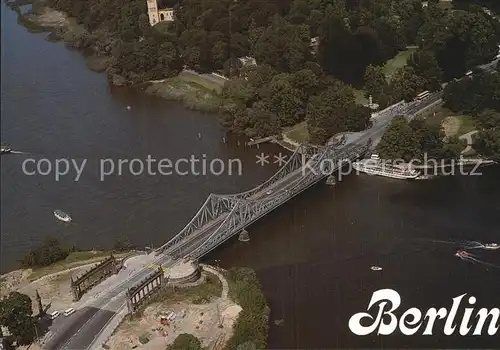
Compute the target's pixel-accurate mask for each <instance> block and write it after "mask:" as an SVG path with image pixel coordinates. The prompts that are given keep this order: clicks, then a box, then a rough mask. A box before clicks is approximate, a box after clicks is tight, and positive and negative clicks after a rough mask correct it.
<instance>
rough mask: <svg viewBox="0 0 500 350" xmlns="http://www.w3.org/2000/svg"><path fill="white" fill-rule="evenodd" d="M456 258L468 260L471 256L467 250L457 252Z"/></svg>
mask: <svg viewBox="0 0 500 350" xmlns="http://www.w3.org/2000/svg"><path fill="white" fill-rule="evenodd" d="M455 256H458V257H459V258H468V257H470V256H471V254H469V253H467V252H466V251H465V250H462V249H460V250H457V252H456V253H455Z"/></svg>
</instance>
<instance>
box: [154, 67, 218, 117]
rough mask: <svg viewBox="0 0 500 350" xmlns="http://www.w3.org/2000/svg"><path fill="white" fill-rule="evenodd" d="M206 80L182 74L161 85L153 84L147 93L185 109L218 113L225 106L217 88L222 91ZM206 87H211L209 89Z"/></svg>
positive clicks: (185, 73) (166, 80)
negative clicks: (173, 102)
mask: <svg viewBox="0 0 500 350" xmlns="http://www.w3.org/2000/svg"><path fill="white" fill-rule="evenodd" d="M202 81H204V79H202V78H200V77H198V76H196V75H193V74H190V73H187V72H182V73H181V74H179V75H178V76H176V77H172V78H168V79H165V81H163V82H161V83H154V84H151V85H150V86H149V87H148V88H147V89H146V93H148V94H152V95H156V96H159V97H162V98H164V99H167V100H172V101H179V102H182V103H183V104H184V106H185V107H187V108H190V109H195V110H201V111H206V112H217V111H219V109H220V106H222V104H223V102H224V101H223V99H222V98H221V97H220V96H219V94H218V92H217V89H216V88H215V86H218V88H219V89H221V86H220V85H217V84H215V83H212V84H211V85H210V84H209V83H208V82H206V81H204V82H205V85H201V84H200V83H201V82H202ZM206 86H211V88H207V87H206Z"/></svg>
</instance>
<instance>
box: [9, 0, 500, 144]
mask: <svg viewBox="0 0 500 350" xmlns="http://www.w3.org/2000/svg"><path fill="white" fill-rule="evenodd" d="M207 1H208V2H206V3H203V5H202V4H201V0H186V1H184V2H183V5H182V6H180V5H179V3H178V2H176V1H174V13H175V20H174V21H173V22H160V23H158V24H156V25H155V26H153V27H152V26H151V25H150V23H149V19H148V15H147V4H146V1H143V0H88V1H87V0H85V1H84V0H12V1H8V0H7V4H8V5H9V6H10V7H11V8H13V9H14V10H15V11H16V12H18V14H19V22H20V23H21V24H23V25H25V26H26V27H27V28H28V29H29V30H31V31H35V32H40V31H48V32H50V34H49V35H48V37H47V39H48V40H51V41H64V42H65V43H66V45H67V46H68V47H71V48H75V49H79V50H81V51H83V53H84V55H85V57H86V62H87V66H88V67H89V68H90V69H91V70H95V71H99V72H103V71H105V72H106V74H107V76H108V80H109V82H110V83H111V84H113V85H117V86H124V85H127V86H136V87H138V88H139V89H141V90H142V91H144V92H145V93H148V94H153V95H156V96H159V97H162V98H165V99H168V100H174V101H179V102H181V103H183V104H184V105H185V106H186V107H187V108H190V109H196V110H201V111H206V112H216V113H217V115H218V117H219V120H220V123H221V124H222V126H223V127H224V128H225V129H226V130H228V131H230V132H234V133H238V134H245V135H246V136H248V137H250V138H264V137H268V136H273V135H278V138H279V139H280V140H281V139H285V141H287V140H288V141H291V142H288V143H289V144H293V143H294V142H296V141H297V142H307V143H309V144H315V145H322V144H325V143H326V142H327V140H329V139H330V138H331V137H332V136H333V135H335V134H338V133H342V132H356V131H362V130H364V129H366V128H367V127H369V120H370V117H371V110H370V108H369V107H368V106H367V105H366V102H367V97H368V96H372V97H373V101H374V102H375V103H376V104H377V105H379V108H380V109H383V108H385V107H387V106H389V105H391V104H393V103H395V102H398V101H401V100H405V101H411V100H413V98H414V97H415V96H416V95H417V94H418V93H420V92H422V91H424V90H428V91H431V92H432V91H437V90H440V89H441V83H443V82H445V81H453V79H455V78H459V77H462V76H463V75H464V74H465V72H467V71H468V70H470V69H473V67H475V66H477V65H479V64H482V63H486V62H490V61H491V59H492V58H493V57H495V55H496V54H497V53H498V43H499V42H500V39H499V33H500V25H499V24H498V23H497V22H496V21H495V20H493V19H492V18H490V17H489V15H487V14H485V13H484V11H483V10H482V9H481V7H479V6H477V5H476V4H475V3H474V1H472V0H471V1H468V0H467V1H465V0H464V1H463V2H464V4H462V5H460V6H458V5H457V6H458V7H456V8H453V11H451V10H450V6H449V4H444V3H441V2H439V1H437V2H430V3H429V4H428V6H426V7H423V6H422V3H421V1H420V0H404V1H403V0H401V4H399V5H398V6H387V4H386V3H383V4H382V3H381V4H379V5H378V4H377V5H375V4H371V3H370V2H366V3H360V4H357V5H352V4H347V2H344V1H339V2H338V4H337V3H336V5H335V6H332V5H331V4H328V2H321V1H319V2H307V1H305V0H288V1H284V2H283V1H278V0H269V1H264V0H242V1H238V2H235V3H232V2H228V1H226V0H221V1H212V0H207ZM478 1H479V0H478ZM21 5H31V8H30V9H29V10H28V11H25V12H23V11H24V9H23V10H21V7H22V6H21ZM117 8H119V9H120V11H117V10H116V9H117ZM231 18H232V20H231ZM394 18H398V21H396V22H395V21H393V20H391V19H394ZM231 23H232V25H231ZM471 23H474V30H472V28H470V26H471ZM464 28H465V29H464ZM474 33H479V34H477V35H476V34H474ZM458 41H459V42H463V43H466V44H464V45H465V46H466V47H465V46H464V47H458V46H457V45H455V43H456V42H458ZM417 43H420V44H419V45H416V44H417ZM242 57H252V58H254V59H255V60H254V61H252V62H257V64H254V63H249V64H248V65H247V64H246V63H244V61H242V60H241V61H240V59H239V58H242ZM248 61H249V60H247V61H245V62H248ZM250 61H251V60H250ZM210 72H217V73H220V74H221V75H222V76H225V77H229V78H230V79H228V80H226V79H215V76H216V75H215V76H214V75H213V74H212V73H210ZM423 132H427V131H426V130H423ZM431 133H432V134H433V135H429V136H432V137H434V136H435V133H434V131H432V132H431Z"/></svg>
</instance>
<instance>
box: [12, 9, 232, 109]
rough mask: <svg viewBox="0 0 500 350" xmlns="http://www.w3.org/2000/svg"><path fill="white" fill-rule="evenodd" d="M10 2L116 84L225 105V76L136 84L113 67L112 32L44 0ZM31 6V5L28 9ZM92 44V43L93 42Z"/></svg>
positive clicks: (187, 101) (184, 75)
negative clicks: (92, 27)
mask: <svg viewBox="0 0 500 350" xmlns="http://www.w3.org/2000/svg"><path fill="white" fill-rule="evenodd" d="M7 5H8V6H9V7H10V8H11V9H12V10H14V11H15V12H16V13H17V14H18V21H19V23H20V24H21V25H23V26H24V27H25V28H26V29H28V30H29V31H30V32H32V33H41V32H47V33H49V35H48V36H47V40H49V41H51V42H64V43H65V45H66V46H67V47H69V48H73V49H78V50H80V51H82V54H83V55H84V57H85V62H86V65H87V67H88V68H89V69H90V70H92V71H95V72H104V73H106V74H107V75H108V81H109V82H110V84H112V85H115V86H125V85H127V86H134V85H136V86H138V87H139V88H141V90H143V91H144V92H145V93H147V94H150V95H155V96H158V97H161V98H163V99H166V100H171V101H177V102H180V103H182V104H183V105H184V106H185V107H186V108H188V109H192V110H197V111H202V112H213V113H216V112H219V111H220V108H221V107H222V105H223V99H222V97H221V96H220V93H221V91H222V87H223V83H224V81H222V80H219V81H218V80H217V79H207V78H206V77H204V76H203V75H202V74H197V73H195V72H187V71H182V72H180V74H179V75H178V76H174V77H168V78H165V79H161V80H154V81H145V82H142V83H137V84H132V83H131V82H130V81H127V79H126V78H124V77H123V76H120V75H118V74H115V73H113V72H112V71H111V70H110V67H111V66H112V64H113V62H114V59H113V57H112V56H111V55H109V54H106V53H105V52H106V51H109V50H107V49H108V48H104V47H106V46H112V44H113V41H114V39H113V38H111V37H110V36H109V34H108V33H104V32H102V31H101V32H99V31H97V32H95V33H89V32H88V31H87V30H86V29H85V28H84V27H83V26H82V25H81V24H78V23H77V21H76V19H75V18H72V17H69V16H68V15H67V14H65V13H64V12H61V11H58V10H55V9H53V8H51V7H49V6H47V4H46V2H45V1H44V0H17V1H9V2H7ZM25 6H31V8H30V9H27V10H26V9H24V7H25ZM89 45H90V46H89Z"/></svg>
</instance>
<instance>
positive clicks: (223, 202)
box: [157, 139, 372, 260]
mask: <svg viewBox="0 0 500 350" xmlns="http://www.w3.org/2000/svg"><path fill="white" fill-rule="evenodd" d="M371 143H372V142H371V139H368V140H366V141H364V142H363V143H361V144H360V143H357V144H353V145H348V146H345V147H342V148H337V147H338V146H336V145H329V146H325V147H322V148H318V147H314V146H305V145H302V146H300V147H299V148H298V149H297V150H296V151H295V152H294V153H293V155H292V156H291V157H290V158H289V159H288V161H287V163H286V164H285V165H284V166H283V167H282V168H281V169H280V170H279V171H278V172H277V173H276V174H274V175H273V176H272V177H271V178H270V179H269V180H267V181H266V182H264V183H263V184H261V185H259V186H257V187H255V188H253V189H251V190H249V191H246V192H242V193H237V194H230V195H217V194H210V195H209V196H208V198H207V200H206V201H205V203H204V204H203V205H202V206H201V208H200V209H199V210H198V212H197V213H196V215H195V216H194V217H193V219H192V220H191V221H190V222H189V223H188V224H187V225H186V226H185V227H184V228H183V229H182V231H181V232H179V233H178V234H177V235H176V236H175V237H173V238H172V239H171V240H169V241H168V242H167V243H165V244H164V245H163V246H161V247H160V248H158V249H157V253H163V254H166V255H168V256H171V257H173V258H174V259H175V260H177V259H178V258H181V257H190V258H195V259H198V258H201V257H202V256H204V255H205V254H207V253H209V252H210V251H212V250H213V249H215V248H216V247H217V246H219V245H220V244H222V243H224V242H225V241H227V240H228V239H229V238H231V237H233V236H234V235H236V234H238V233H240V232H241V231H242V230H243V229H245V227H247V226H249V225H250V224H252V223H253V222H255V221H257V220H258V219H260V218H261V217H263V216H265V215H266V214H268V213H269V212H271V211H272V210H274V209H275V208H277V207H279V206H280V205H282V204H283V203H285V202H287V201H288V200H290V199H291V198H293V197H295V196H296V195H298V194H299V193H301V192H302V191H304V190H306V189H308V188H309V187H311V186H313V185H314V184H316V183H317V182H319V181H320V180H321V179H323V178H325V177H326V176H329V175H331V174H332V173H333V172H334V171H336V170H338V169H339V168H341V167H342V166H344V165H346V164H348V163H349V162H352V161H353V160H356V159H358V158H360V157H361V156H363V155H364V154H365V153H366V152H367V151H368V149H369V148H370V146H371Z"/></svg>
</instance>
